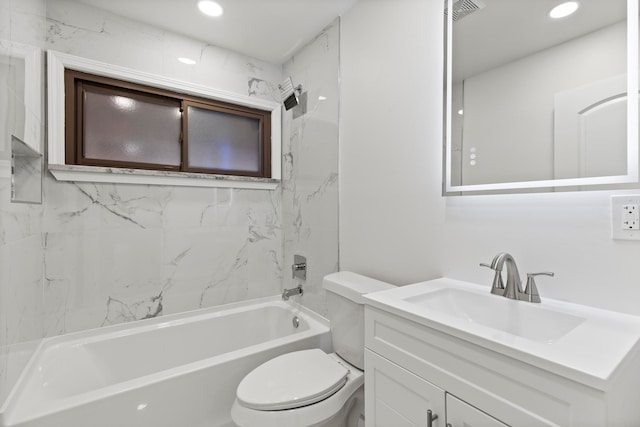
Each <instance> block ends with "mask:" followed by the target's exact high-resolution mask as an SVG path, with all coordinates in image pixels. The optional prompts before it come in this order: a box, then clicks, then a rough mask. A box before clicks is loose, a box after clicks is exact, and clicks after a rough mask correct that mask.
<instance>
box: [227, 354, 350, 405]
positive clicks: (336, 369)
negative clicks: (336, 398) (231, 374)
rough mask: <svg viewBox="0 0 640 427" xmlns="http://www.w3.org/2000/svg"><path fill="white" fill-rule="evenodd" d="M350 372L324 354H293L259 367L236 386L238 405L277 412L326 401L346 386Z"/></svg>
mask: <svg viewBox="0 0 640 427" xmlns="http://www.w3.org/2000/svg"><path fill="white" fill-rule="evenodd" d="M348 374H349V370H348V369H347V368H346V367H344V366H343V365H342V364H340V363H339V362H338V361H336V360H335V358H333V357H330V356H329V355H328V354H327V353H325V352H324V351H322V350H320V349H318V348H314V349H311V350H302V351H295V352H292V353H287V354H283V355H281V356H278V357H276V358H274V359H271V360H269V361H268V362H266V363H264V364H262V365H260V366H258V367H257V368H256V369H254V370H253V371H251V372H250V373H249V374H248V375H247V376H246V377H245V378H244V379H243V380H242V381H241V382H240V385H238V389H237V392H236V397H237V400H238V402H239V403H240V404H241V405H242V406H244V407H246V408H249V409H254V410H259V411H277V410H284V409H293V408H300V407H302V406H307V405H311V404H314V403H316V402H319V401H321V400H324V399H326V398H327V397H329V396H331V395H333V394H334V393H336V392H337V391H338V390H340V389H341V388H342V387H343V386H344V385H345V383H346V382H347V375H348Z"/></svg>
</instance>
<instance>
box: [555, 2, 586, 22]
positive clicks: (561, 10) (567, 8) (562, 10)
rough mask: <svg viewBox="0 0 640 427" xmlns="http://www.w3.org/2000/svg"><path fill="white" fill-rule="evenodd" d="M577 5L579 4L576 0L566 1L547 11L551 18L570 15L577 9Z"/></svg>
mask: <svg viewBox="0 0 640 427" xmlns="http://www.w3.org/2000/svg"><path fill="white" fill-rule="evenodd" d="M579 6H580V5H579V4H578V2H577V1H568V2H565V3H560V4H559V5H557V6H556V7H554V8H553V9H551V12H549V16H550V17H551V18H553V19H560V18H564V17H566V16H569V15H571V14H572V13H574V12H575V11H576V10H578V7H579Z"/></svg>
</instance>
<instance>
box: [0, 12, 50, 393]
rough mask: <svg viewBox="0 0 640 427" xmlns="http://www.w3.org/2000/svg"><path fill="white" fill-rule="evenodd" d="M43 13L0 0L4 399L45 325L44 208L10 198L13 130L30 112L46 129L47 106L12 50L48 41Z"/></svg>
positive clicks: (21, 127)
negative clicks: (29, 95)
mask: <svg viewBox="0 0 640 427" xmlns="http://www.w3.org/2000/svg"><path fill="white" fill-rule="evenodd" d="M44 16H45V2H44V0H0V44H2V51H3V52H4V53H3V54H2V55H0V56H1V57H2V59H1V60H0V63H1V64H0V403H1V402H2V401H4V398H5V397H6V395H7V394H8V392H9V391H10V388H11V386H12V384H13V382H14V381H15V379H16V378H17V376H18V374H19V373H20V370H21V369H22V367H23V366H24V364H25V363H26V362H27V360H28V357H29V355H30V354H31V351H32V350H33V348H35V345H36V344H37V340H38V339H40V338H41V337H42V330H43V313H44V311H43V306H42V304H43V301H42V298H41V295H42V271H43V264H42V259H43V255H44V253H43V250H42V215H43V208H42V206H40V205H28V204H14V203H11V202H10V200H11V180H10V173H9V172H10V168H9V164H10V163H9V160H10V157H11V134H15V135H17V136H18V137H20V138H25V117H32V118H33V120H32V121H31V122H30V123H31V124H32V125H33V126H34V128H38V129H40V130H42V129H44V123H43V120H42V117H43V116H42V111H34V110H31V109H30V108H29V107H27V105H26V103H25V86H24V83H25V82H24V80H23V79H21V78H20V76H19V74H21V73H23V72H24V63H23V62H22V60H21V59H17V58H16V57H15V56H13V55H14V54H15V51H14V47H13V46H15V45H17V44H20V45H21V46H25V45H29V46H34V47H42V46H43V44H44V39H45V31H44V29H45V18H44ZM7 48H8V50H7ZM30 136H31V135H30ZM28 139H29V140H30V141H29V142H30V143H32V145H34V146H37V145H40V141H34V140H33V139H32V138H28ZM39 148H41V145H40V147H39ZM15 343H21V344H19V345H15Z"/></svg>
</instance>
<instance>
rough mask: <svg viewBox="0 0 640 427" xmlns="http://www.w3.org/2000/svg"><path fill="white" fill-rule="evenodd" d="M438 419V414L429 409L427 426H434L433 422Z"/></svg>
mask: <svg viewBox="0 0 640 427" xmlns="http://www.w3.org/2000/svg"><path fill="white" fill-rule="evenodd" d="M437 419H438V414H434V413H433V412H431V409H429V410H428V411H427V427H433V422H434V421H435V420H437Z"/></svg>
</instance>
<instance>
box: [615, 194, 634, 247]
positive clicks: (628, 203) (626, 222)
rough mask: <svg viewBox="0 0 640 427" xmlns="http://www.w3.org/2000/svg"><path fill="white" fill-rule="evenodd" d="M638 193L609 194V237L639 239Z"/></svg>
mask: <svg viewBox="0 0 640 427" xmlns="http://www.w3.org/2000/svg"><path fill="white" fill-rule="evenodd" d="M639 208H640V195H632V196H611V238H612V239H615V240H640V209H639Z"/></svg>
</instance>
